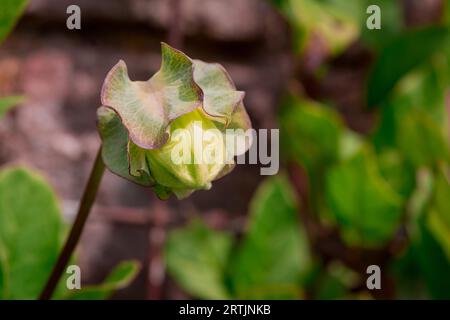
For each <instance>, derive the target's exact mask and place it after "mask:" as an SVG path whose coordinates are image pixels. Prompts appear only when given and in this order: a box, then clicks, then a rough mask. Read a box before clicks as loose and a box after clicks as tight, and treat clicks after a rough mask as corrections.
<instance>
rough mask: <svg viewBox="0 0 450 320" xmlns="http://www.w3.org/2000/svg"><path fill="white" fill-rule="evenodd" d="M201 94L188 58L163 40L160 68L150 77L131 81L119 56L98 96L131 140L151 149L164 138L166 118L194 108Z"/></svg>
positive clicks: (199, 100)
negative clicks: (146, 79) (124, 128)
mask: <svg viewBox="0 0 450 320" xmlns="http://www.w3.org/2000/svg"><path fill="white" fill-rule="evenodd" d="M202 95H203V93H202V91H201V89H200V88H199V87H198V86H197V84H196V83H195V82H194V79H193V63H192V61H191V59H189V57H187V56H186V55H185V54H184V53H182V52H180V51H178V50H176V49H173V48H172V47H170V46H168V45H167V44H164V43H163V44H162V64H161V69H160V70H159V71H158V72H157V73H156V74H155V75H154V76H153V77H152V78H150V79H149V80H148V81H131V80H130V78H129V77H128V72H127V67H126V65H125V62H123V61H122V60H120V61H119V62H118V63H117V64H116V65H115V66H114V67H113V68H112V69H111V71H110V72H109V73H108V75H107V77H106V79H105V82H104V84H103V88H102V96H101V98H102V104H103V105H105V106H108V107H110V108H112V109H113V110H114V111H116V112H117V114H118V115H119V116H120V118H121V119H122V122H123V124H124V125H125V127H126V128H127V129H128V132H129V137H130V139H131V140H132V141H133V142H134V143H135V144H137V145H138V146H140V147H141V148H144V149H155V148H159V147H161V146H162V145H163V144H164V143H165V142H166V141H167V139H168V134H167V133H166V129H167V127H168V125H169V123H170V121H171V120H173V119H176V118H177V117H179V116H180V115H183V114H185V113H188V112H190V111H192V110H194V109H195V108H197V107H198V106H199V105H200V103H201V101H202V100H203V99H202Z"/></svg>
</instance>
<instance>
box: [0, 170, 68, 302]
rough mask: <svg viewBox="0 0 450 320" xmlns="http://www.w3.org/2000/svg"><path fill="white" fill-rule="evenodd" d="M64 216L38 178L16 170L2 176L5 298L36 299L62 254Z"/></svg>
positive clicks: (0, 225)
mask: <svg viewBox="0 0 450 320" xmlns="http://www.w3.org/2000/svg"><path fill="white" fill-rule="evenodd" d="M61 230H62V224H61V216H60V213H59V208H58V205H57V201H56V198H55V195H54V194H53V191H52V190H51V188H50V187H49V186H48V184H47V183H46V182H45V181H44V180H43V179H42V178H40V177H39V176H37V175H35V174H33V173H31V172H29V171H27V170H25V169H23V168H13V169H7V170H3V171H2V172H1V173H0V251H1V252H0V257H3V259H1V260H0V263H1V264H2V265H1V269H2V270H3V274H4V278H3V284H5V283H6V282H7V284H8V285H7V286H5V287H4V288H3V297H4V298H5V299H34V298H36V297H37V296H38V294H39V292H40V290H41V289H42V287H43V285H44V283H45V281H46V280H47V277H48V276H49V273H50V271H51V270H52V267H53V264H54V262H55V261H56V258H57V256H58V253H59V247H60V233H61Z"/></svg>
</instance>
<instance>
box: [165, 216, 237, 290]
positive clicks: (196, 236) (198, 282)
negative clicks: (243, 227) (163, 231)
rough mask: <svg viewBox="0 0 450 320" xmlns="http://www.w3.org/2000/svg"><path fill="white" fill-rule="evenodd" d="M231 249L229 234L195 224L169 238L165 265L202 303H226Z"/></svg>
mask: <svg viewBox="0 0 450 320" xmlns="http://www.w3.org/2000/svg"><path fill="white" fill-rule="evenodd" d="M232 246H233V240H232V237H231V235H230V234H228V233H226V232H217V231H213V230H210V229H209V228H208V227H207V226H205V225H204V224H203V223H202V222H201V221H193V222H192V223H191V224H190V225H189V226H188V227H186V228H184V229H181V230H177V231H174V232H173V233H172V234H171V235H170V237H169V239H168V240H167V242H166V248H165V252H166V254H165V258H166V263H167V266H168V269H169V272H170V273H171V274H172V276H173V277H174V278H175V279H176V280H177V281H178V283H179V284H180V285H181V286H182V287H183V288H184V289H185V290H186V291H188V292H190V293H191V294H193V295H195V296H197V297H199V298H203V299H226V298H229V297H230V295H229V292H228V290H227V288H226V285H225V269H226V265H227V262H228V258H229V254H230V252H231V248H232Z"/></svg>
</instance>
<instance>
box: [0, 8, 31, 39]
mask: <svg viewBox="0 0 450 320" xmlns="http://www.w3.org/2000/svg"><path fill="white" fill-rule="evenodd" d="M27 3H28V0H2V4H1V10H0V43H2V42H3V40H4V39H5V38H6V36H7V35H8V34H9V33H10V32H11V30H12V28H13V27H14V25H15V24H16V21H17V20H18V18H19V17H20V15H21V14H22V12H23V10H24V9H25V7H26V5H27Z"/></svg>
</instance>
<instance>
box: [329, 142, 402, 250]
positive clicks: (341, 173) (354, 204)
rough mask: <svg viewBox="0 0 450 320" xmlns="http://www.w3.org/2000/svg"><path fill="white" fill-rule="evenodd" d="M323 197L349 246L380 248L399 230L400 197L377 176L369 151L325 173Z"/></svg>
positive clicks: (361, 152)
mask: <svg viewBox="0 0 450 320" xmlns="http://www.w3.org/2000/svg"><path fill="white" fill-rule="evenodd" d="M326 198H327V203H328V206H329V208H330V209H331V212H332V214H333V216H334V218H335V221H336V223H337V224H338V225H339V228H340V231H341V234H342V236H343V238H344V240H345V241H346V242H347V243H349V244H351V245H358V246H363V247H376V246H381V245H383V244H384V243H386V241H388V240H389V239H390V238H391V237H392V236H393V234H394V232H395V231H396V230H397V229H398V227H399V224H400V220H401V217H402V201H401V198H400V197H399V195H398V194H397V193H395V192H394V191H393V190H392V188H391V187H390V186H389V185H388V184H387V183H386V181H385V180H384V179H383V178H382V177H381V175H380V172H379V169H378V166H377V163H376V161H375V158H374V155H373V154H372V153H371V152H369V150H366V149H363V150H362V151H360V152H359V153H357V154H356V155H355V156H353V157H352V158H350V159H348V160H346V161H344V162H343V163H342V164H339V165H337V166H335V167H334V168H332V169H331V170H330V171H329V172H328V174H327V177H326Z"/></svg>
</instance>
